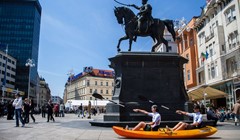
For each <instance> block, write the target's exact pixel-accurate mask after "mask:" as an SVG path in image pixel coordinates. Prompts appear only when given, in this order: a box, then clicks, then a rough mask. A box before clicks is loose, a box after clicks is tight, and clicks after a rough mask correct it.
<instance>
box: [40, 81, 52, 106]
mask: <svg viewBox="0 0 240 140" xmlns="http://www.w3.org/2000/svg"><path fill="white" fill-rule="evenodd" d="M50 99H51V90H50V88H49V86H48V84H47V83H46V81H45V79H44V78H40V81H39V105H40V107H42V106H43V105H44V104H46V103H47V102H48V101H49V100H50Z"/></svg>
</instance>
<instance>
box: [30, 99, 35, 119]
mask: <svg viewBox="0 0 240 140" xmlns="http://www.w3.org/2000/svg"><path fill="white" fill-rule="evenodd" d="M29 106H30V116H31V118H32V120H33V122H34V123H35V121H36V120H35V118H34V116H33V113H34V103H33V100H32V99H30V104H29Z"/></svg>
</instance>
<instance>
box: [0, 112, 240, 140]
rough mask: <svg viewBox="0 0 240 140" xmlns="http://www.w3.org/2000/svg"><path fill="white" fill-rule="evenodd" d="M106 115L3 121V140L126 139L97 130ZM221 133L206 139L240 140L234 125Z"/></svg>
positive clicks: (0, 120) (0, 132)
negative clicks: (24, 122)
mask: <svg viewBox="0 0 240 140" xmlns="http://www.w3.org/2000/svg"><path fill="white" fill-rule="evenodd" d="M102 115H103V114H101V115H97V116H93V117H92V119H86V118H84V119H82V118H79V117H77V115H76V114H66V115H65V117H63V118H61V117H56V118H55V120H56V122H55V123H53V122H50V123H47V122H46V118H42V117H41V115H36V123H32V122H30V123H29V124H27V125H26V126H25V127H24V128H21V127H14V126H15V120H11V121H9V120H6V117H5V118H0V139H1V140H19V139H21V140H23V139H24V140H114V139H126V138H123V137H120V136H118V135H117V134H115V133H114V132H113V130H112V128H109V127H94V126H91V125H90V123H89V121H93V119H96V120H101V119H102ZM217 128H218V132H217V133H216V134H214V135H212V136H210V137H208V138H205V139H223V140H225V139H233V140H234V139H239V137H240V134H239V130H240V126H235V125H234V123H233V121H229V122H220V123H218V126H217Z"/></svg>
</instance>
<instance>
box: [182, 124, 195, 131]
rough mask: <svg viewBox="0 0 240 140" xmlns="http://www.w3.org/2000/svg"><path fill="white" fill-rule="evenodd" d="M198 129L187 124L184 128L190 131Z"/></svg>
mask: <svg viewBox="0 0 240 140" xmlns="http://www.w3.org/2000/svg"><path fill="white" fill-rule="evenodd" d="M197 128H198V127H197V126H195V125H191V124H188V125H187V126H186V128H185V130H191V129H197Z"/></svg>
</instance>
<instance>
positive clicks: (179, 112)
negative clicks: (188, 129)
mask: <svg viewBox="0 0 240 140" xmlns="http://www.w3.org/2000/svg"><path fill="white" fill-rule="evenodd" d="M176 113H177V114H180V115H187V114H188V112H185V111H182V110H177V111H176Z"/></svg>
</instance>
